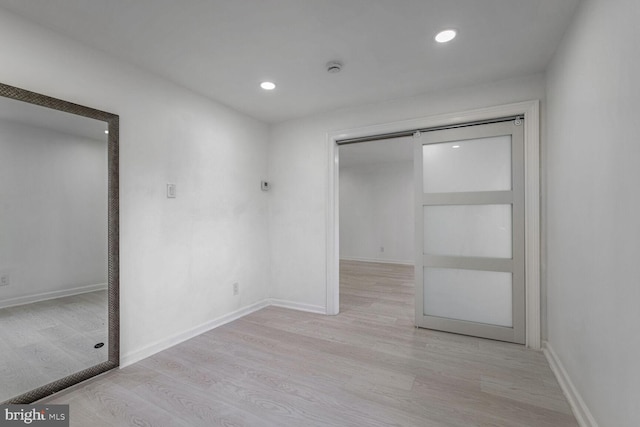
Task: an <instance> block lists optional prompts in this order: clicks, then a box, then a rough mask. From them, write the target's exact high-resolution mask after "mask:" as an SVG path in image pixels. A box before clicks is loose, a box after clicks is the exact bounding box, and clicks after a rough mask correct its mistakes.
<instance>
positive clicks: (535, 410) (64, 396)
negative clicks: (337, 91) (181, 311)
mask: <svg viewBox="0 0 640 427" xmlns="http://www.w3.org/2000/svg"><path fill="white" fill-rule="evenodd" d="M340 298H341V313H340V314H339V315H337V316H324V315H320V314H311V313H304V312H300V311H294V310H289V309H285V308H278V307H268V308H264V309H262V310H260V311H257V312H255V313H252V314H249V315H247V316H245V317H243V318H241V319H238V320H236V321H234V322H231V323H228V324H226V325H224V326H221V327H218V328H216V329H213V330H211V331H209V332H206V333H203V334H201V335H199V336H197V337H195V338H193V339H190V340H188V341H185V342H183V343H181V344H179V345H176V346H174V347H171V348H169V349H167V350H164V351H161V352H159V353H157V354H155V355H153V356H151V357H148V358H146V359H144V360H142V361H140V362H138V363H135V364H133V365H130V366H127V367H125V368H123V369H117V370H113V371H110V372H107V373H105V374H104V375H102V376H100V377H99V378H95V379H93V380H91V381H89V382H87V383H85V384H81V385H79V386H77V387H76V388H74V389H70V390H68V391H66V392H62V393H60V394H58V395H57V396H53V397H52V398H50V399H47V402H48V403H57V404H69V405H70V420H71V426H72V427H73V426H79V427H80V426H94V427H99V426H105V427H106V426H109V427H112V426H134V425H135V426H138V425H145V426H172V427H176V426H189V427H194V426H207V427H208V426H232V425H233V426H249V427H257V426H274V427H276V426H277V427H284V426H294V427H301V426H305V427H307V426H323V427H327V426H340V427H345V426H353V427H362V426H377V427H383V426H391V425H394V426H416V427H417V426H420V427H424V426H429V427H469V426H493V427H499V426H502V427H515V426H518V427H526V426H530V427H560V426H563V427H577V426H578V424H577V423H576V421H575V419H574V418H573V415H572V414H571V409H570V408H569V405H568V404H567V401H566V400H565V398H564V396H563V395H562V391H561V390H560V387H559V386H558V384H557V382H556V380H555V378H554V376H553V373H552V372H551V369H550V368H549V366H548V364H547V362H546V360H545V358H544V356H543V354H542V353H540V352H536V351H532V350H527V349H525V348H524V347H523V346H520V345H516V344H509V343H501V342H497V341H489V340H485V339H480V338H473V337H466V336H461V335H453V334H447V333H443V332H436V331H429V330H424V329H416V328H415V327H414V326H413V322H412V319H413V310H414V308H413V268H412V267H408V266H397V265H390V264H374V263H352V262H348V263H343V264H342V269H341V289H340Z"/></svg>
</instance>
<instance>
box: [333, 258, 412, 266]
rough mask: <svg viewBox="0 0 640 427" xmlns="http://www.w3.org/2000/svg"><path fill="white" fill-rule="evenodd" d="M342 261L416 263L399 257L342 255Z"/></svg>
mask: <svg viewBox="0 0 640 427" xmlns="http://www.w3.org/2000/svg"><path fill="white" fill-rule="evenodd" d="M340 261H360V262H377V263H380V264H401V265H414V263H415V262H414V261H405V260H397V259H376V258H359V257H340Z"/></svg>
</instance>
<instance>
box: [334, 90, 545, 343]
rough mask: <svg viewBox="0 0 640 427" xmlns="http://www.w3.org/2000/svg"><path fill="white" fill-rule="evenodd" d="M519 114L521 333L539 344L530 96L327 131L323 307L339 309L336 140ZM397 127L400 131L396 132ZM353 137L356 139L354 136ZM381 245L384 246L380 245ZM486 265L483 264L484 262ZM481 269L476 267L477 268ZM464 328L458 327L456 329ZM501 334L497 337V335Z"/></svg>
mask: <svg viewBox="0 0 640 427" xmlns="http://www.w3.org/2000/svg"><path fill="white" fill-rule="evenodd" d="M509 116H514V117H515V116H519V117H521V118H523V119H525V120H524V124H523V153H522V156H523V170H524V182H523V189H524V196H523V197H524V202H523V206H524V207H523V211H524V220H523V222H524V226H523V228H524V231H523V235H524V248H523V253H524V261H523V264H524V283H525V289H524V292H523V299H524V300H525V302H526V305H525V310H524V311H525V318H524V321H523V323H524V325H525V332H524V334H525V338H524V342H525V343H526V345H527V346H528V347H530V348H540V276H539V274H540V273H539V265H540V264H539V263H540V252H539V251H540V249H539V248H540V235H539V221H540V218H539V102H538V101H530V102H523V103H517V104H510V105H505V106H498V107H490V108H485V109H480V110H473V111H468V112H461V113H455V114H445V115H440V116H433V117H427V118H422V119H417V120H412V121H407V122H399V123H390V124H386V125H378V126H374V127H368V128H361V129H354V130H349V131H345V132H336V133H333V134H330V135H329V138H328V142H329V144H328V148H329V150H328V152H329V159H330V162H329V169H330V174H329V179H330V182H329V194H328V197H329V200H328V205H329V210H328V230H327V231H328V233H327V241H328V245H327V277H328V282H327V313H328V314H337V313H338V312H339V300H340V285H339V283H340V257H341V254H340V235H341V234H340V217H339V214H340V200H339V194H340V189H339V184H340V181H339V171H340V170H339V165H340V163H339V161H340V157H339V156H340V155H339V150H338V144H339V143H341V142H344V141H347V140H350V141H349V142H361V140H364V139H366V140H368V141H373V140H378V139H390V138H397V137H399V136H400V137H406V136H409V135H412V134H413V133H415V130H416V129H418V130H426V129H428V130H431V129H432V128H435V127H442V128H452V127H456V128H460V127H465V126H468V125H469V124H477V123H478V122H480V121H502V120H500V119H497V120H496V118H504V117H509ZM400 133H404V134H403V135H400ZM358 139H359V140H358ZM385 249H386V248H385ZM484 269H485V270H486V268H484ZM481 270H482V269H481ZM462 333H464V332H462ZM498 339H501V338H498Z"/></svg>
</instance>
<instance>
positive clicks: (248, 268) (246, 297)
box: [0, 10, 269, 363]
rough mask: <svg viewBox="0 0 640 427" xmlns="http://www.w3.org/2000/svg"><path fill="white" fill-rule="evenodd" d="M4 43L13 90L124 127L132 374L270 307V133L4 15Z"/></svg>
mask: <svg viewBox="0 0 640 427" xmlns="http://www.w3.org/2000/svg"><path fill="white" fill-rule="evenodd" d="M0 40H2V41H3V43H1V44H0V57H2V58H5V60H3V62H2V67H0V81H2V82H3V83H6V84H10V85H14V86H18V87H23V88H26V89H29V90H32V91H36V92H40V93H44V94H47V95H51V96H55V97H58V98H62V99H66V100H68V101H72V102H76V103H79V104H83V105H87V106H89V107H93V108H98V109H101V110H105V111H109V112H112V113H116V114H119V115H120V263H121V264H120V267H121V270H120V291H121V305H120V319H121V356H122V357H123V359H124V361H125V363H127V362H130V361H132V360H135V359H136V358H137V357H142V356H144V355H146V354H148V352H149V351H152V350H153V349H158V345H159V344H162V343H163V342H166V340H167V339H168V338H171V337H175V336H177V335H180V334H181V333H184V332H185V331H189V330H192V329H193V328H195V327H197V326H198V325H202V324H204V323H206V322H209V321H210V320H212V319H216V318H218V317H220V316H222V315H225V314H228V313H230V312H233V311H234V310H236V309H239V308H241V307H245V306H247V305H249V304H252V303H254V302H256V301H261V300H263V299H264V298H266V297H267V296H268V283H267V281H268V277H269V260H268V257H267V256H265V254H266V253H268V250H269V246H268V231H267V228H268V216H267V193H264V192H262V191H260V180H261V179H264V177H265V176H266V172H267V163H266V158H267V136H268V128H267V126H266V125H265V124H263V123H261V122H259V121H256V120H254V119H251V118H248V117H246V116H244V115H242V114H239V113H237V112H235V111H233V110H231V109H229V108H227V107H225V106H223V105H220V104H218V103H215V102H212V101H211V100H208V99H206V98H203V97H202V96H199V95H197V94H194V93H192V92H189V91H187V90H184V89H182V88H180V87H178V86H175V85H173V84H170V83H168V82H166V81H164V80H162V79H160V78H156V77H154V76H153V75H151V74H148V73H146V72H143V71H141V70H139V69H137V68H134V67H132V66H129V65H127V64H125V63H122V62H119V61H117V60H114V59H112V58H111V57H108V56H106V55H104V54H102V53H100V52H98V51H95V50H92V49H88V48H85V47H83V46H82V45H80V44H79V43H76V42H73V41H71V40H69V39H66V38H64V37H61V36H58V35H56V34H54V33H52V32H49V31H46V30H44V29H42V28H41V27H38V26H35V25H31V24H29V23H27V22H25V21H24V20H22V19H20V18H19V17H17V16H14V15H11V14H9V13H7V12H5V11H3V10H0ZM9 58H10V59H9ZM212 84H215V82H212ZM168 182H172V183H176V184H177V194H178V197H177V198H176V199H167V198H166V197H165V191H166V190H165V188H166V183H168ZM236 281H237V282H239V283H240V295H239V296H235V297H234V296H233V292H232V283H233V282H236ZM154 346H155V347H154ZM150 349H151V350H150Z"/></svg>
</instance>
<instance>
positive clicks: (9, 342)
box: [0, 290, 108, 402]
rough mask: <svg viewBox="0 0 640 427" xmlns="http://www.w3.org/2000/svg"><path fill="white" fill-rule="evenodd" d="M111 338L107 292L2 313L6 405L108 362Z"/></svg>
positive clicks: (0, 386) (0, 361)
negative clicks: (108, 323)
mask: <svg viewBox="0 0 640 427" xmlns="http://www.w3.org/2000/svg"><path fill="white" fill-rule="evenodd" d="M107 338H108V337H107V291H106V290H104V291H95V292H87V293H83V294H78V295H72V296H67V297H62V298H56V299H51V300H46V301H40V302H35V303H32V304H24V305H20V306H15V307H7V308H2V309H0V379H1V381H0V402H3V401H5V400H7V399H10V398H12V397H15V396H18V395H20V394H22V393H25V392H27V391H29V390H32V389H34V388H36V387H39V386H42V385H45V384H48V383H50V382H52V381H55V380H58V379H60V378H63V377H66V376H67V375H70V374H72V373H74V372H77V371H80V370H83V369H86V368H88V367H90V366H93V365H96V364H98V363H100V362H104V361H106V360H107V349H108V345H107ZM99 342H103V343H105V345H104V347H102V348H99V349H96V348H94V345H95V344H97V343H99Z"/></svg>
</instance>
